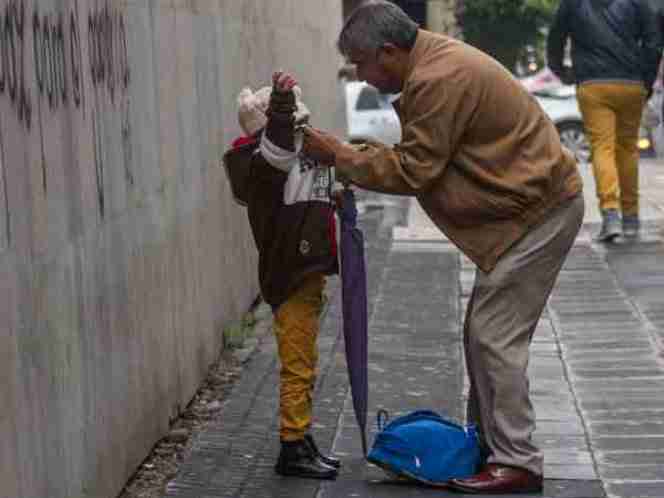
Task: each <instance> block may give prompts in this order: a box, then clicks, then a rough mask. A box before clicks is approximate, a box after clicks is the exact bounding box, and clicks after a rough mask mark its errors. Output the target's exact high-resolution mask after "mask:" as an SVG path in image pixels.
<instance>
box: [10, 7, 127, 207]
mask: <svg viewBox="0 0 664 498" xmlns="http://www.w3.org/2000/svg"><path fill="white" fill-rule="evenodd" d="M39 3H40V2H38V1H36V0H32V1H29V0H6V1H5V2H0V99H7V100H8V102H9V103H10V108H11V109H12V110H13V111H14V113H15V116H16V117H17V118H18V122H19V123H20V125H21V126H23V127H24V129H25V130H26V131H27V132H30V131H32V130H33V129H35V127H37V128H38V132H39V134H40V136H41V139H42V151H41V152H42V188H43V191H44V193H46V191H47V181H46V179H47V174H46V173H47V172H46V152H45V150H44V143H43V135H44V134H43V131H44V130H43V129H42V123H41V120H42V116H43V113H45V112H58V111H60V110H64V109H77V110H79V111H81V112H82V116H83V119H86V84H85V83H86V82H87V83H88V85H87V88H88V91H92V92H94V95H93V96H92V98H91V99H89V101H90V102H91V103H92V104H91V105H90V106H89V107H90V112H91V117H92V119H93V121H95V120H96V121H99V120H100V119H101V118H100V116H99V114H100V112H101V113H103V112H107V111H108V109H109V107H108V105H107V104H106V103H103V105H102V103H100V99H103V100H104V101H105V102H107V101H108V102H110V105H111V108H112V109H116V110H120V111H121V112H122V120H121V121H122V126H121V130H120V134H121V138H122V144H123V149H124V154H125V157H126V158H127V159H129V160H130V159H131V152H130V151H131V149H130V145H131V144H130V126H129V117H128V116H129V113H128V89H129V84H130V79H131V78H130V76H131V73H130V66H129V59H128V46H127V30H126V23H125V18H124V15H123V13H122V12H121V11H119V10H118V9H114V8H112V7H111V6H109V4H108V3H107V4H104V5H101V6H99V7H95V8H93V9H89V10H88V9H85V13H84V14H83V15H84V16H85V18H82V17H81V13H80V10H79V0H71V2H69V5H70V7H69V8H68V9H48V8H44V7H40V5H39ZM83 5H85V3H84V4H83ZM99 128H100V127H99V122H97V123H96V124H94V125H93V126H92V132H93V135H94V136H93V146H94V149H95V151H94V157H95V165H94V167H95V172H96V174H97V176H98V178H97V186H98V199H99V201H98V203H99V210H100V214H101V216H102V217H103V216H104V193H103V189H104V182H103V157H104V156H103V151H101V150H98V148H101V147H102V146H103V141H102V140H101V137H100V136H98V135H99ZM0 133H1V130H0ZM128 164H129V163H127V164H125V170H126V171H125V172H126V175H125V176H126V177H127V181H129V182H133V174H132V173H131V169H130V166H129V165H128Z"/></svg>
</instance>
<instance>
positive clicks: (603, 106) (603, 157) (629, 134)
mask: <svg viewBox="0 0 664 498" xmlns="http://www.w3.org/2000/svg"><path fill="white" fill-rule="evenodd" d="M576 95H577V99H578V102H579V109H580V110H581V114H582V116H583V122H584V127H585V129H586V133H587V134H588V138H589V140H590V146H591V149H592V154H593V173H594V176H595V184H596V187H597V197H598V199H599V207H600V209H617V210H621V211H622V213H623V214H624V215H638V214H639V149H638V145H637V142H638V139H639V126H640V124H641V114H642V112H643V106H644V104H645V102H646V91H645V89H644V88H643V86H642V85H639V84H630V83H586V84H583V85H581V86H579V88H578V89H577V93H576Z"/></svg>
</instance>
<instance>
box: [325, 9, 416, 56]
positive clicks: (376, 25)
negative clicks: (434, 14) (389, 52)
mask: <svg viewBox="0 0 664 498" xmlns="http://www.w3.org/2000/svg"><path fill="white" fill-rule="evenodd" d="M417 29H418V25H417V23H416V22H415V21H413V20H412V19H411V18H410V17H408V14H406V13H405V12H404V11H403V10H401V8H400V7H399V6H397V5H395V4H393V3H392V2H387V1H385V0H372V1H368V2H366V3H364V4H362V5H360V6H359V7H358V8H356V9H355V10H354V11H353V12H351V14H350V16H348V19H347V20H346V22H345V24H344V27H343V28H342V30H341V33H340V34H339V40H338V41H337V48H338V49H339V52H341V54H342V55H343V56H345V57H349V56H350V55H351V54H352V53H356V52H360V53H373V52H376V51H377V50H378V49H379V48H381V47H382V46H383V45H384V44H386V43H392V44H394V45H396V46H397V47H399V48H402V49H405V50H410V49H411V48H413V45H414V44H415V38H416V37H417Z"/></svg>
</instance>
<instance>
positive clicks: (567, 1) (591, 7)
mask: <svg viewBox="0 0 664 498" xmlns="http://www.w3.org/2000/svg"><path fill="white" fill-rule="evenodd" d="M568 37H569V38H571V40H572V53H571V55H572V70H573V74H574V76H573V80H574V81H569V80H570V78H569V77H568V75H567V74H566V71H565V68H564V67H563V58H564V52H565V43H566V41H567V38H568ZM660 37H661V33H660V29H659V26H658V20H657V15H656V12H655V11H654V8H653V6H652V4H651V3H650V0H562V1H561V3H560V6H559V8H558V11H557V13H556V17H555V19H554V21H553V24H552V26H551V29H550V31H549V37H548V43H547V55H548V64H549V67H550V68H551V70H552V71H553V72H554V73H555V74H556V75H558V77H560V78H561V79H562V80H563V81H564V82H565V83H573V82H575V83H578V84H581V83H586V82H589V81H624V82H641V83H643V85H644V86H645V88H646V90H647V91H648V92H650V91H651V90H652V85H653V83H654V81H655V77H656V75H657V66H658V63H659V58H660V53H661V40H660Z"/></svg>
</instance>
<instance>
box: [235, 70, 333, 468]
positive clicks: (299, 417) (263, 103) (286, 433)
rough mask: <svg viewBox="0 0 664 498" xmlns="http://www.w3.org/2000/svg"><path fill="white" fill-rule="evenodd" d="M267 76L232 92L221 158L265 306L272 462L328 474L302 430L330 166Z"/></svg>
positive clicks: (292, 91) (326, 244)
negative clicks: (234, 133) (316, 155)
mask: <svg viewBox="0 0 664 498" xmlns="http://www.w3.org/2000/svg"><path fill="white" fill-rule="evenodd" d="M272 80H273V86H272V88H269V87H265V88H262V89H261V90H259V91H257V92H256V93H252V92H251V90H249V89H245V90H243V91H242V92H241V94H240V96H239V99H238V100H239V103H240V111H239V115H238V117H239V122H240V125H241V126H242V128H243V130H244V132H245V133H246V135H247V136H245V137H242V138H241V139H238V140H236V141H235V142H234V148H233V149H232V150H231V151H230V152H228V153H227V154H226V156H225V157H224V159H225V162H226V166H227V170H229V163H230V162H232V161H236V165H237V158H238V157H241V158H243V159H242V160H241V161H240V163H241V164H240V166H239V168H240V170H241V171H242V173H241V175H244V179H245V181H246V185H244V186H243V187H241V188H240V190H242V192H243V194H242V197H243V198H242V199H241V200H242V201H243V202H244V203H246V205H247V209H248V216H249V222H250V225H251V229H252V233H253V236H254V240H255V242H256V247H257V249H258V254H259V270H258V273H259V282H260V289H261V294H262V296H263V298H264V299H265V301H266V302H268V303H269V304H270V305H271V306H272V309H273V312H274V333H275V336H276V340H277V345H278V351H279V360H280V362H281V372H280V384H281V386H280V404H279V408H280V441H281V451H280V454H279V458H278V460H277V463H276V465H275V471H276V472H277V473H278V474H281V475H288V476H298V477H309V478H316V479H334V478H335V477H336V476H337V473H338V467H339V466H340V462H339V460H337V459H336V458H332V457H328V456H323V455H321V454H320V452H319V451H318V449H317V447H316V444H315V442H314V440H313V437H312V436H311V434H309V433H308V431H309V429H310V428H311V415H312V395H313V390H314V386H315V376H316V367H317V360H318V349H317V336H318V331H319V317H320V313H321V309H322V306H323V289H324V286H325V276H326V275H331V274H335V273H337V269H338V266H337V258H336V236H335V224H334V204H333V203H332V190H331V189H332V174H333V172H332V171H331V169H329V168H327V167H321V166H320V165H319V164H318V163H316V162H315V161H313V160H311V159H309V158H307V157H306V156H305V155H303V154H302V152H301V148H302V134H301V132H298V131H296V128H297V127H298V126H301V125H303V124H305V123H306V121H307V119H308V116H309V113H308V110H307V109H306V107H305V106H304V104H302V102H301V100H300V98H299V97H300V94H301V92H300V89H299V87H297V86H296V82H295V80H294V79H293V78H292V77H291V76H290V75H288V74H287V73H282V72H276V73H274V75H273V77H272ZM242 163H243V164H242ZM235 168H238V166H235ZM242 168H249V169H248V172H247V170H246V169H242ZM229 176H230V177H231V182H233V175H232V173H230V172H229ZM236 187H237V186H236V185H234V186H233V189H234V191H235V190H236Z"/></svg>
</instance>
